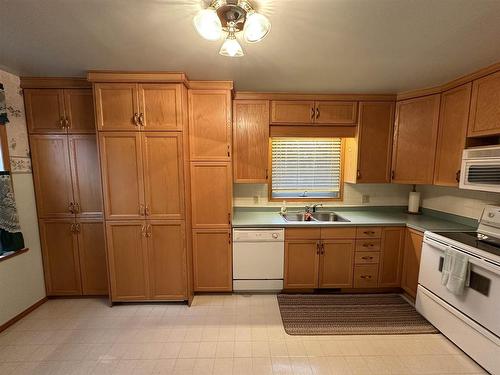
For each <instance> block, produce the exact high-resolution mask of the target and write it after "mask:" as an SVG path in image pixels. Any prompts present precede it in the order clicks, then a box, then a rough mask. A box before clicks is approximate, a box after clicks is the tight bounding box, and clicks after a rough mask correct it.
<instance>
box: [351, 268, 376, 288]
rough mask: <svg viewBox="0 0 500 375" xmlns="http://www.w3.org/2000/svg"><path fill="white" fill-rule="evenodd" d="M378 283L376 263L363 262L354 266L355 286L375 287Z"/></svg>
mask: <svg viewBox="0 0 500 375" xmlns="http://www.w3.org/2000/svg"><path fill="white" fill-rule="evenodd" d="M377 284H378V264H363V265H356V266H355V267H354V287H355V288H375V287H376V286H377Z"/></svg>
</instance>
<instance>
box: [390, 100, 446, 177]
mask: <svg viewBox="0 0 500 375" xmlns="http://www.w3.org/2000/svg"><path fill="white" fill-rule="evenodd" d="M439 99H440V95H439V94H436V95H429V96H424V97H421V98H416V99H410V100H404V101H401V102H398V103H397V105H396V129H395V132H394V149H393V156H392V173H393V176H392V181H393V182H395V183H401V184H432V181H433V177H434V159H435V158H434V156H435V154H436V139H437V131H438V119H439Z"/></svg>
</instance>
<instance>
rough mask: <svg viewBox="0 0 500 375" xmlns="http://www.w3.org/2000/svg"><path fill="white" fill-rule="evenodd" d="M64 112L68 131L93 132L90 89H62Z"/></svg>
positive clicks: (92, 104)
mask: <svg viewBox="0 0 500 375" xmlns="http://www.w3.org/2000/svg"><path fill="white" fill-rule="evenodd" d="M63 93H64V112H65V119H66V120H67V123H66V125H67V127H68V133H77V134H78V133H95V117H94V101H93V99H92V90H91V89H64V90H63Z"/></svg>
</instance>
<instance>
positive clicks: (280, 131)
mask: <svg viewBox="0 0 500 375" xmlns="http://www.w3.org/2000/svg"><path fill="white" fill-rule="evenodd" d="M357 128H358V127H357V126H356V125H354V126H353V125H349V126H345V125H344V126H342V125H341V126H335V125H317V126H315V125H271V126H270V127H269V136H270V137H307V138H311V137H313V138H321V137H323V138H325V137H326V138H332V137H333V138H354V137H355V136H356V132H357Z"/></svg>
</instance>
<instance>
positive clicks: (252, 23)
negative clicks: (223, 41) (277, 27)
mask: <svg viewBox="0 0 500 375" xmlns="http://www.w3.org/2000/svg"><path fill="white" fill-rule="evenodd" d="M270 30H271V22H269V20H268V19H267V17H265V16H263V15H262V14H260V13H257V12H255V11H251V12H250V13H248V14H247V20H246V22H245V28H244V29H243V37H244V38H245V40H246V41H247V42H249V43H255V42H258V41H260V40H262V39H264V37H265V36H266V35H267V34H269V31H270Z"/></svg>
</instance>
